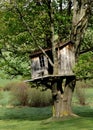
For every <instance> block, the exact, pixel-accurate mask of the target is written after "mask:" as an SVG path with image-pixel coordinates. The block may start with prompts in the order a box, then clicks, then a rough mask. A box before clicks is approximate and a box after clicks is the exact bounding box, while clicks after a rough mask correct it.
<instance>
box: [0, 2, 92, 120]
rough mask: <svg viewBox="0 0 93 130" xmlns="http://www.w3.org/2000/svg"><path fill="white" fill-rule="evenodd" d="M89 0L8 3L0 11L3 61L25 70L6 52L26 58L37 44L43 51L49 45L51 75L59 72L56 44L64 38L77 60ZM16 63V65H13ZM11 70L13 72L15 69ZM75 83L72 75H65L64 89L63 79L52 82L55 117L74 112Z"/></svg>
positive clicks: (12, 66) (85, 24)
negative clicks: (71, 44) (2, 26)
mask: <svg viewBox="0 0 93 130" xmlns="http://www.w3.org/2000/svg"><path fill="white" fill-rule="evenodd" d="M90 2H92V1H90V0H74V1H71V0H68V1H67V0H64V1H63V0H60V1H59V0H56V1H55V0H54V1H52V0H48V1H47V0H35V1H16V2H13V3H11V2H10V4H9V5H6V6H7V7H8V8H6V7H5V8H2V10H3V11H1V14H2V12H3V13H4V15H3V17H2V21H6V22H5V29H4V31H3V30H2V31H1V34H2V35H1V36H2V37H1V40H3V41H2V42H1V45H2V44H4V45H3V47H2V46H1V56H2V57H3V59H4V61H6V63H7V62H8V65H11V68H12V69H13V68H14V70H16V72H18V73H19V72H22V73H23V71H24V69H23V70H21V69H20V67H19V66H18V65H19V62H18V61H19V60H18V58H17V60H16V62H14V63H13V62H12V64H10V62H9V59H7V58H6V56H5V54H7V57H8V58H10V57H9V56H8V55H10V54H11V56H12V57H14V56H15V57H19V59H21V58H22V57H23V54H25V55H26V57H27V56H28V54H29V52H31V50H32V49H34V48H36V47H37V48H39V49H41V51H43V53H44V50H43V49H42V47H45V46H51V47H52V55H53V62H52V61H51V58H48V59H49V60H50V62H51V64H52V66H53V75H56V74H57V73H58V70H57V68H58V57H57V51H56V44H57V42H61V41H62V40H63V39H65V40H66V39H70V41H71V42H72V43H73V44H74V51H75V56H76V61H77V59H78V56H79V53H80V47H81V45H82V44H81V43H82V39H83V34H84V32H85V29H86V27H87V24H88V19H89V14H90V9H91V7H90V5H91V4H90ZM7 10H8V13H7V12H6V11H7ZM11 10H12V12H11ZM4 11H5V12H4ZM14 14H15V15H14ZM71 20H72V22H71ZM2 21H1V22H2ZM2 23H3V22H2ZM14 23H15V24H14ZM5 32H6V34H5ZM55 35H58V39H57V41H55ZM3 36H4V38H3ZM35 46H36V47H35ZM4 50H5V51H8V53H4ZM11 50H12V52H11ZM14 54H15V55H14ZM25 59H26V58H24V60H23V61H25ZM23 61H22V62H23ZM17 62H18V64H16V66H15V63H17ZM17 66H18V67H17ZM24 72H25V71H24ZM12 73H13V74H14V75H15V73H14V72H12ZM18 73H17V74H18ZM22 73H21V74H22ZM75 82H76V81H75V77H70V78H68V77H66V83H65V87H64V91H63V90H62V88H61V84H62V79H60V80H56V81H53V84H52V94H53V100H54V108H53V110H54V113H53V116H54V117H61V116H68V115H73V113H72V110H71V100H72V93H73V91H74V87H75ZM60 88H61V89H60Z"/></svg>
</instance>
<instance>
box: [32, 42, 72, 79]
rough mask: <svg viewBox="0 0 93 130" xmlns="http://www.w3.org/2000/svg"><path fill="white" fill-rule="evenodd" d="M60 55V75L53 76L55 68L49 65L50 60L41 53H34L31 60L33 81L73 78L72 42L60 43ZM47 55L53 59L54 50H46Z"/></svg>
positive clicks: (58, 46)
mask: <svg viewBox="0 0 93 130" xmlns="http://www.w3.org/2000/svg"><path fill="white" fill-rule="evenodd" d="M56 49H57V54H58V75H53V66H51V64H50V63H49V60H48V58H47V57H46V56H45V55H44V53H43V52H42V51H41V50H39V51H34V52H33V53H32V54H31V55H30V59H31V77H32V78H31V80H30V81H37V80H40V79H41V80H42V79H45V80H46V78H49V77H66V76H73V75H74V73H73V66H74V64H75V55H74V46H73V43H71V42H70V41H69V42H67V43H64V44H63V43H60V44H59V45H57V46H56ZM44 51H45V53H46V54H47V55H48V56H49V57H50V59H51V60H52V61H53V58H52V48H46V49H44Z"/></svg>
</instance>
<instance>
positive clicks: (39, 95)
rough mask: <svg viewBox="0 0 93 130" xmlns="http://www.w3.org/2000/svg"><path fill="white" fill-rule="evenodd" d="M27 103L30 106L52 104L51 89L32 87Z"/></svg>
mask: <svg viewBox="0 0 93 130" xmlns="http://www.w3.org/2000/svg"><path fill="white" fill-rule="evenodd" d="M28 99H29V100H28V103H29V105H30V106H32V107H43V106H49V105H51V104H52V95H51V91H50V90H47V91H43V92H42V91H41V90H40V89H36V88H32V89H31V91H29V98H28Z"/></svg>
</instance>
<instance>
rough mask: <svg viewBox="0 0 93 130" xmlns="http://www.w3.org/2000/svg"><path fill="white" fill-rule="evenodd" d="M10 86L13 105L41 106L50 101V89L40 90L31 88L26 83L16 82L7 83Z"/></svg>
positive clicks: (49, 103)
mask: <svg viewBox="0 0 93 130" xmlns="http://www.w3.org/2000/svg"><path fill="white" fill-rule="evenodd" d="M9 86H11V87H9V88H11V89H10V90H11V93H12V95H13V96H12V97H13V98H12V100H11V103H12V104H13V105H21V106H32V107H43V106H49V105H51V103H52V96H51V91H50V90H47V91H43V92H42V91H41V89H40V88H38V89H36V88H31V87H30V86H29V85H28V84H27V83H24V82H16V83H12V84H9Z"/></svg>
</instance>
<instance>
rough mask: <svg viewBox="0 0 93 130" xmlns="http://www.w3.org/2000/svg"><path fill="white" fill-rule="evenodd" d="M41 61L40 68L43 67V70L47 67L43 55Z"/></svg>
mask: <svg viewBox="0 0 93 130" xmlns="http://www.w3.org/2000/svg"><path fill="white" fill-rule="evenodd" d="M39 60H40V67H41V68H42V67H45V63H44V56H43V55H41V56H40V57H39Z"/></svg>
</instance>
